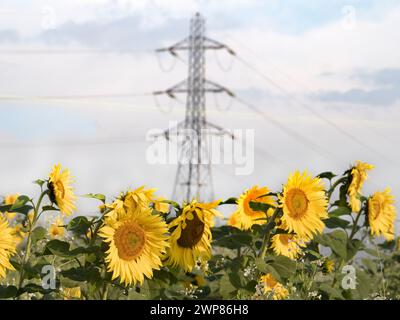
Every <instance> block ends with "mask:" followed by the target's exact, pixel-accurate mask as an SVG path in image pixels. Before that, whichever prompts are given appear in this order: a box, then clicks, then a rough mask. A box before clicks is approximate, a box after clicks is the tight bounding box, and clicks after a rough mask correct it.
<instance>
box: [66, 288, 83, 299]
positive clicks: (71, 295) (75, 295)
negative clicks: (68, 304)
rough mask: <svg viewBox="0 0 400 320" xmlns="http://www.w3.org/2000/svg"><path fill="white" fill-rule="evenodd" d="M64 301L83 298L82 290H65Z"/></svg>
mask: <svg viewBox="0 0 400 320" xmlns="http://www.w3.org/2000/svg"><path fill="white" fill-rule="evenodd" d="M63 294H64V300H72V299H80V298H81V288H80V287H74V288H64V289H63Z"/></svg>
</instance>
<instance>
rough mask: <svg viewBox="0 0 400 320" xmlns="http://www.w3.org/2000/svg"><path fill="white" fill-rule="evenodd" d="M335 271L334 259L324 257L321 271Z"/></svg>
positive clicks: (326, 272)
mask: <svg viewBox="0 0 400 320" xmlns="http://www.w3.org/2000/svg"><path fill="white" fill-rule="evenodd" d="M333 271H335V261H333V260H331V259H325V261H324V263H323V264H322V272H323V273H325V274H328V273H332V272H333Z"/></svg>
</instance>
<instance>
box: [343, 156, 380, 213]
mask: <svg viewBox="0 0 400 320" xmlns="http://www.w3.org/2000/svg"><path fill="white" fill-rule="evenodd" d="M373 168H374V166H373V165H371V164H368V163H366V162H361V161H357V162H356V164H355V165H354V166H353V167H352V169H351V171H350V174H351V182H350V185H349V188H348V191H347V193H348V195H349V201H350V207H351V210H353V212H360V209H361V201H360V199H359V195H360V194H361V191H362V186H363V184H364V181H365V180H366V179H367V177H368V175H367V171H369V170H372V169H373Z"/></svg>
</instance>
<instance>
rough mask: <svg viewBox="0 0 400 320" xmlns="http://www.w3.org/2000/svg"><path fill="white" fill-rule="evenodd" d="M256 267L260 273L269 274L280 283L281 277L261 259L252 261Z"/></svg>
mask: <svg viewBox="0 0 400 320" xmlns="http://www.w3.org/2000/svg"><path fill="white" fill-rule="evenodd" d="M254 263H255V265H256V267H257V269H258V270H260V271H261V272H262V273H264V274H267V273H271V274H272V276H273V277H274V278H275V279H276V280H277V281H279V282H280V281H281V276H280V274H279V273H278V272H277V271H276V270H275V269H274V267H273V266H271V265H269V264H267V263H266V262H265V261H264V260H263V259H261V258H257V259H256V260H255V261H254Z"/></svg>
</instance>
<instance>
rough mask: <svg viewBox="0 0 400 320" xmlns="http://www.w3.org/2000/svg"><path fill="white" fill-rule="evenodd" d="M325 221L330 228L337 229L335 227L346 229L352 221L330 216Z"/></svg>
mask: <svg viewBox="0 0 400 320" xmlns="http://www.w3.org/2000/svg"><path fill="white" fill-rule="evenodd" d="M324 223H325V225H326V226H327V227H328V228H329V229H335V228H342V229H344V228H346V227H347V226H348V225H349V223H350V222H349V221H347V220H343V219H340V218H337V217H330V218H328V219H326V220H324Z"/></svg>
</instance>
